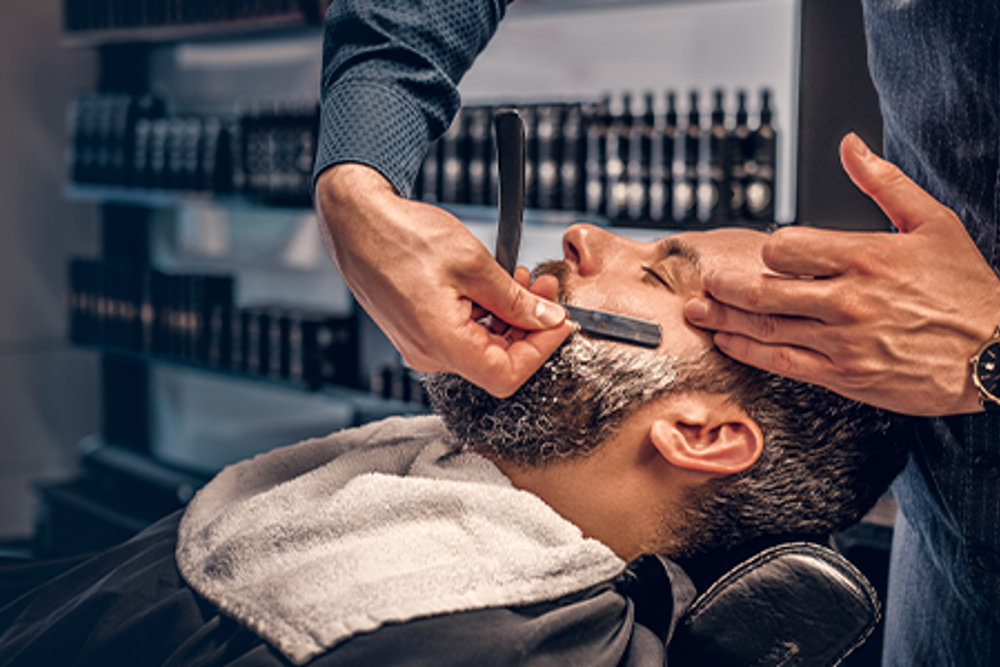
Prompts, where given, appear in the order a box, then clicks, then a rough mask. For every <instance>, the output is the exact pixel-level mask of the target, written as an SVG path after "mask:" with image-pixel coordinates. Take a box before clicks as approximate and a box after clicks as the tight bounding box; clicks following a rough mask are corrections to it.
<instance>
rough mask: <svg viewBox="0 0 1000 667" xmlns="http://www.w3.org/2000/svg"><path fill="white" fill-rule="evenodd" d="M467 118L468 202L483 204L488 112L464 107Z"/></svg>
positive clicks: (486, 178) (485, 179)
mask: <svg viewBox="0 0 1000 667" xmlns="http://www.w3.org/2000/svg"><path fill="white" fill-rule="evenodd" d="M466 117H467V118H468V121H469V123H468V137H469V138H468V141H469V165H468V174H467V182H466V185H467V188H468V195H469V203H470V204H477V205H480V206H482V205H485V204H487V203H488V201H489V194H488V192H487V188H488V186H489V154H490V150H491V146H490V127H491V125H490V120H491V118H490V112H489V110H488V109H486V108H484V107H470V108H467V109H466Z"/></svg>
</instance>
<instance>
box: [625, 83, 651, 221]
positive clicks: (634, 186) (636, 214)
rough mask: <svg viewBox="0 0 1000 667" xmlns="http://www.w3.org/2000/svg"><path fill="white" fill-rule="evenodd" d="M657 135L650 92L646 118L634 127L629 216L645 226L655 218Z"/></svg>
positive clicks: (647, 98) (645, 112) (629, 164)
mask: <svg viewBox="0 0 1000 667" xmlns="http://www.w3.org/2000/svg"><path fill="white" fill-rule="evenodd" d="M655 135H656V114H655V110H654V103H653V94H652V93H646V96H645V107H644V109H643V113H642V118H641V119H640V120H639V123H638V125H637V126H636V127H634V128H633V132H632V150H631V152H630V155H631V159H630V160H629V163H628V217H629V220H630V221H631V222H632V223H633V224H636V225H641V226H648V225H649V223H650V221H651V219H652V215H651V212H650V208H649V192H650V189H651V187H652V173H653V152H654V151H653V146H654V143H655Z"/></svg>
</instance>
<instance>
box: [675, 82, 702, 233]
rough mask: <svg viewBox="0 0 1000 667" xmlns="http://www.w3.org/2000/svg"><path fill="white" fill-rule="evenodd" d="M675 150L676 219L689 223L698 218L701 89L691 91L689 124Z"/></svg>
mask: <svg viewBox="0 0 1000 667" xmlns="http://www.w3.org/2000/svg"><path fill="white" fill-rule="evenodd" d="M677 142H678V145H677V147H676V148H675V151H674V201H673V205H674V206H673V208H674V222H675V223H677V224H679V225H682V226H688V225H692V224H693V223H695V222H697V219H698V215H697V214H698V199H697V190H698V158H699V155H700V153H701V114H700V113H699V111H698V92H697V91H692V92H691V97H690V107H689V108H688V121H687V127H685V128H684V132H683V133H679V134H678V137H677Z"/></svg>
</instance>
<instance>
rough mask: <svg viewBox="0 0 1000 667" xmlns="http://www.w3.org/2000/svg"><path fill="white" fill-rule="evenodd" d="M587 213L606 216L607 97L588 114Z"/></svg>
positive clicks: (609, 99) (609, 100)
mask: <svg viewBox="0 0 1000 667" xmlns="http://www.w3.org/2000/svg"><path fill="white" fill-rule="evenodd" d="M587 116H588V118H587V161H586V164H587V186H586V195H587V213H590V214H593V215H605V213H606V212H607V202H606V200H605V197H604V173H605V168H606V166H607V150H608V125H609V124H610V122H611V98H610V97H608V96H605V97H604V98H602V99H601V101H600V102H598V103H597V104H596V105H594V106H593V107H591V108H590V109H589V113H588V114H587Z"/></svg>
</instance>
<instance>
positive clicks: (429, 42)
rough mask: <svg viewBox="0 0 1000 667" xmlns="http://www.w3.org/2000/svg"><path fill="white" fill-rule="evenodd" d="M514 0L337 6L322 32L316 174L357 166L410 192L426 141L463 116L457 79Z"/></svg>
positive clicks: (375, 1)
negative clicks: (347, 164) (344, 164)
mask: <svg viewBox="0 0 1000 667" xmlns="http://www.w3.org/2000/svg"><path fill="white" fill-rule="evenodd" d="M511 1H512V0H336V1H335V2H334V3H333V4H332V5H331V7H330V10H329V12H328V13H327V16H326V24H325V32H324V36H323V80H322V88H321V94H322V97H321V104H322V111H321V115H320V139H319V146H318V152H317V157H316V166H315V175H316V176H318V175H319V174H320V173H321V172H322V171H323V170H324V169H327V168H328V167H331V166H333V165H335V164H338V163H341V162H359V163H361V164H365V165H368V166H370V167H373V168H374V169H376V170H378V171H379V172H381V173H382V175H383V176H385V177H386V178H387V179H388V180H389V181H390V182H391V183H392V184H393V185H394V186H395V188H396V190H397V191H398V192H399V193H400V194H402V195H404V196H409V193H410V189H411V187H412V185H413V182H414V180H415V179H416V175H417V171H418V170H419V168H420V164H421V162H422V161H423V158H424V155H425V153H426V151H427V147H428V145H429V144H430V143H431V142H432V141H433V140H434V139H436V138H437V137H439V136H440V135H441V134H443V133H444V131H445V130H447V129H448V126H449V124H450V123H451V121H452V119H453V118H454V116H455V114H456V113H457V112H458V108H459V106H460V103H461V102H460V99H459V95H458V89H457V85H458V82H459V81H460V80H461V78H462V76H463V75H464V74H465V72H466V71H468V69H469V68H470V67H471V66H472V63H473V61H474V60H475V58H476V56H478V55H479V53H480V52H481V51H482V50H483V48H485V47H486V44H487V43H488V42H489V40H490V38H492V36H493V34H494V33H495V32H496V29H497V25H498V24H499V22H500V20H501V19H502V18H503V16H504V14H505V12H506V9H507V4H508V3H509V2H511Z"/></svg>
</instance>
